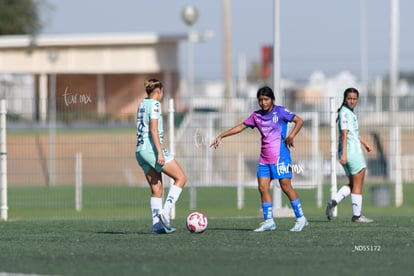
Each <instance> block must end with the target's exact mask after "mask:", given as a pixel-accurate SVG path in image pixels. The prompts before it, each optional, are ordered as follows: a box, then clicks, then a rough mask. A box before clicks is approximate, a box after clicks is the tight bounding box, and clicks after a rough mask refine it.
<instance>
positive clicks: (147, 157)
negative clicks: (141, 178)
mask: <svg viewBox="0 0 414 276" xmlns="http://www.w3.org/2000/svg"><path fill="white" fill-rule="evenodd" d="M163 154H164V158H165V164H167V163H168V162H170V161H171V160H173V159H174V157H173V156H172V155H171V154H170V153H169V152H168V151H167V150H166V149H163ZM135 158H136V159H137V162H138V164H139V165H140V166H141V168H142V169H143V170H144V173H145V174H147V173H148V171H149V170H150V169H151V168H154V169H155V170H156V171H157V172H161V171H162V166H160V165H159V164H158V163H157V155H156V154H155V153H154V152H153V151H138V152H135Z"/></svg>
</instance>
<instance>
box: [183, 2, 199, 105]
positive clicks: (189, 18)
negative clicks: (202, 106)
mask: <svg viewBox="0 0 414 276" xmlns="http://www.w3.org/2000/svg"><path fill="white" fill-rule="evenodd" d="M181 18H182V19H183V21H184V23H185V24H187V25H188V26H189V27H190V30H189V32H188V80H187V81H188V91H189V93H188V95H189V96H190V99H192V95H190V93H193V92H194V42H195V41H194V38H193V39H192V35H191V33H192V32H191V26H193V25H194V24H195V22H196V21H197V19H198V10H197V8H196V7H195V6H192V5H187V6H185V7H184V9H183V10H182V12H181ZM192 111H193V104H192V101H191V102H190V112H192Z"/></svg>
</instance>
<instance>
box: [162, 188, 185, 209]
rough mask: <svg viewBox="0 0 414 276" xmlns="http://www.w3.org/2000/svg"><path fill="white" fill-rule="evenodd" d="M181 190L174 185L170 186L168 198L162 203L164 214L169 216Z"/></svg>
mask: <svg viewBox="0 0 414 276" xmlns="http://www.w3.org/2000/svg"><path fill="white" fill-rule="evenodd" d="M181 191H182V189H181V188H180V187H178V186H176V185H172V186H171V187H170V190H169V191H168V196H167V198H166V199H165V203H164V213H165V214H166V215H169V214H170V213H171V210H172V208H173V207H174V204H175V203H176V202H177V200H178V198H179V197H180V194H181Z"/></svg>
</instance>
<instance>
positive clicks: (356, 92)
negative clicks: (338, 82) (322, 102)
mask: <svg viewBox="0 0 414 276" xmlns="http://www.w3.org/2000/svg"><path fill="white" fill-rule="evenodd" d="M351 93H355V94H357V98H359V91H358V89H356V88H353V87H349V88H347V89H345V91H344V98H343V99H342V104H341V106H340V107H339V108H338V110H337V112H338V113H339V110H341V107H342V106H344V105H346V97H348V95H349V94H351ZM338 119H339V115H338V116H337V117H336V121H337V122H338Z"/></svg>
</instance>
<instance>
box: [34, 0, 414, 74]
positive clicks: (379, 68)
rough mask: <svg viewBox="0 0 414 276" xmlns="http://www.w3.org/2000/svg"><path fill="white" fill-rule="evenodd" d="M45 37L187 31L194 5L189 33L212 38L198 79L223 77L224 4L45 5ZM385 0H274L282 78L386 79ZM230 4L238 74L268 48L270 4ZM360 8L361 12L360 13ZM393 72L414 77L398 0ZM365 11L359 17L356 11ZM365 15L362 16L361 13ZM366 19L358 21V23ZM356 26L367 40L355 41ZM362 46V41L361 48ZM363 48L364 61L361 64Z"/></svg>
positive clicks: (177, 0)
mask: <svg viewBox="0 0 414 276" xmlns="http://www.w3.org/2000/svg"><path fill="white" fill-rule="evenodd" d="M43 1H47V3H48V8H44V9H43V15H42V17H43V21H44V25H45V27H44V29H43V33H52V34H76V33H82V34H84V33H118V32H119V33H141V32H142V33H148V32H153V33H159V34H185V33H187V32H188V31H189V30H190V27H189V26H187V25H186V24H185V23H184V21H183V20H182V18H181V12H182V10H183V9H184V7H185V6H186V5H193V6H195V7H196V8H197V10H198V12H199V18H198V20H197V21H196V22H195V23H194V25H193V26H192V27H191V29H192V30H193V31H200V32H206V31H213V32H214V36H213V37H212V38H211V39H209V40H208V41H205V42H200V43H196V44H195V45H194V77H195V79H196V80H222V79H224V74H223V72H224V62H223V48H224V46H223V30H222V29H223V19H222V15H223V12H222V0H198V1H196V0H151V1H150V0H117V1H102V0H71V1H61V0H43ZM390 2H391V0H346V1H335V0H312V1H309V0H280V66H281V76H282V78H289V79H294V80H306V79H308V78H309V76H310V75H311V74H312V73H313V72H315V71H316V70H320V71H322V72H324V73H325V75H327V76H331V75H335V74H337V73H339V72H341V71H343V70H347V71H349V72H351V73H352V74H354V75H355V76H357V78H360V77H361V68H362V67H363V66H362V64H366V68H367V71H366V73H367V75H368V77H369V78H370V79H372V78H375V77H376V76H388V74H389V73H388V72H389V64H390V53H389V51H390V50H389V49H390V7H391V4H390ZM230 3H231V31H232V34H231V49H232V58H231V60H232V71H233V75H234V76H235V77H237V72H238V67H239V64H240V56H245V58H246V63H247V70H248V71H249V70H250V65H251V64H252V63H253V62H260V60H261V48H262V47H263V46H266V45H272V43H273V37H274V36H273V34H274V31H273V27H274V21H273V20H274V0H256V1H251V0H233V1H230ZM361 3H365V9H361V7H362V5H361ZM399 5H400V20H399V24H400V32H399V47H398V49H399V61H398V65H399V69H400V71H402V72H414V30H413V29H412V26H414V16H412V14H411V13H412V11H414V1H412V0H400V1H399ZM361 10H365V13H361ZM361 14H363V16H362V15H361ZM363 22H364V23H363ZM361 26H365V30H366V31H365V33H366V36H365V37H364V40H362V39H361V31H360V30H361ZM362 42H363V43H362ZM361 45H366V46H365V49H366V53H367V55H366V59H365V60H364V61H362V59H361V52H362V51H361V49H363V48H362V47H361ZM187 49H188V43H187V42H185V41H184V42H182V43H181V45H180V57H179V59H180V69H181V70H182V73H183V75H184V76H185V75H186V74H187V69H188V54H187Z"/></svg>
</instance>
